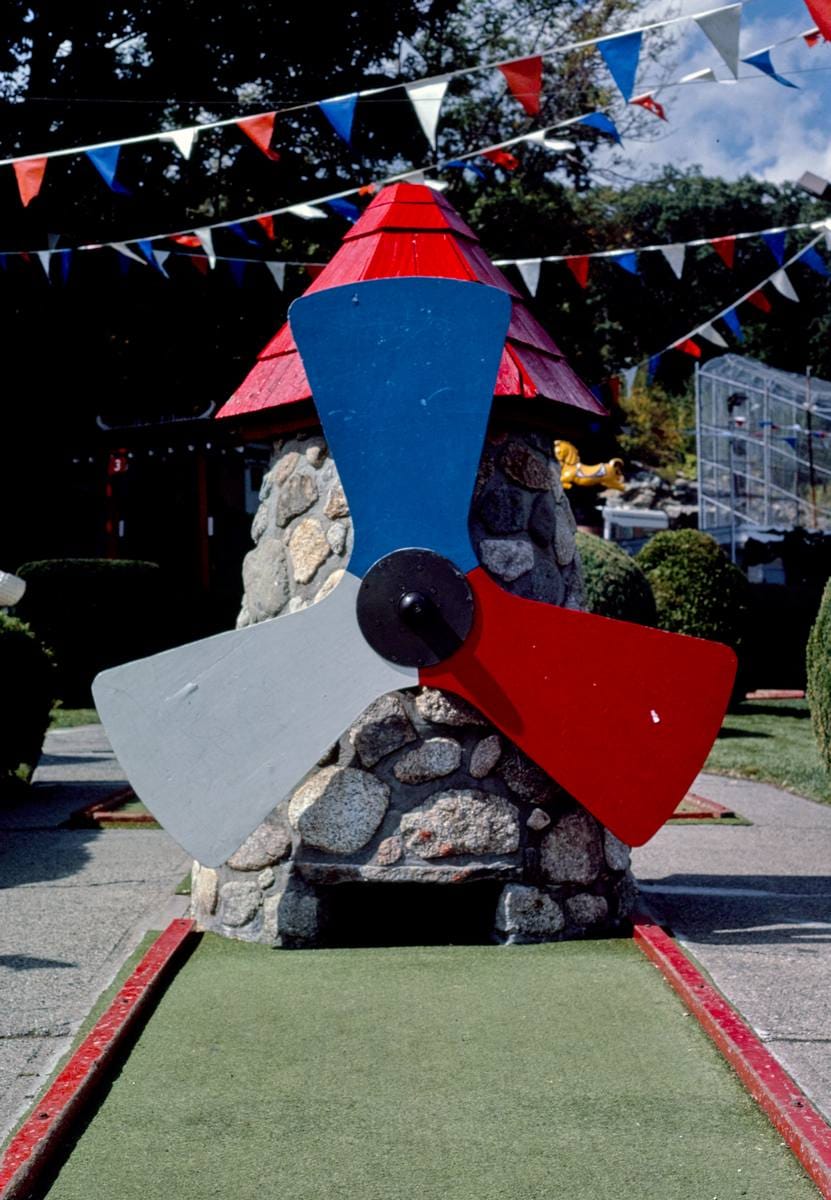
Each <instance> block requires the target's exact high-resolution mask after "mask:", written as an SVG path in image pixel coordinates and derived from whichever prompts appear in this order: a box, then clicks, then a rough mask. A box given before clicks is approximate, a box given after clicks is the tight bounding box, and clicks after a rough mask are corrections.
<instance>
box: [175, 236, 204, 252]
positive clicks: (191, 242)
mask: <svg viewBox="0 0 831 1200" xmlns="http://www.w3.org/2000/svg"><path fill="white" fill-rule="evenodd" d="M171 241H173V242H176V244H177V245H179V246H188V247H189V248H190V249H191V250H195V249H196V248H197V247H198V246H201V245H202V243H201V242H200V240H199V238H198V237H194V235H193V234H192V233H180V234H177V236H176V237H174V238H171Z"/></svg>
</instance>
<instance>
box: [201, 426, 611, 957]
mask: <svg viewBox="0 0 831 1200" xmlns="http://www.w3.org/2000/svg"><path fill="white" fill-rule="evenodd" d="M574 527H575V526H574V518H573V516H572V513H571V509H570V507H569V503H568V500H567V499H566V497H565V495H564V493H563V491H562V489H561V487H560V481H559V465H558V464H557V463H556V461H555V460H554V457H553V447H552V442H551V440H550V439H549V438H547V437H545V436H544V435H542V434H539V433H537V432H534V431H532V430H517V431H514V432H512V433H511V434H510V435H508V434H505V433H495V434H493V435H491V436H490V437H489V438H488V441H487V443H486V446H485V450H484V453H483V456H482V461H481V464H480V468H479V476H478V480H477V485H476V492H475V496H474V502H473V505H472V509H471V519H470V531H471V538H472V541H473V545H474V547H475V549H476V552H477V555H478V557H479V560H480V562H481V563H482V565H483V566H484V567H485V568H486V570H487V571H488V572H489V573H490V574H491V575H492V576H493V577H494V578H495V579H496V580H497V581H498V582H499V583H500V584H501V585H502V586H503V587H505V588H506V589H507V590H508V591H511V592H514V593H515V594H517V595H519V596H525V597H529V598H532V599H536V600H544V601H548V602H549V603H552V604H561V605H565V606H567V607H576V608H579V607H580V606H581V599H582V597H581V577H580V566H579V561H578V559H577V556H576V551H575V544H574ZM252 536H253V539H254V541H255V543H256V545H255V547H254V549H253V550H251V551H250V552H249V554H247V555H246V558H245V562H244V564H243V582H244V587H245V594H244V599H243V604H242V609H241V612H240V615H239V619H238V622H237V623H238V625H239V626H244V625H249V624H253V623H255V622H257V621H262V620H266V619H267V618H269V617H274V616H277V615H278V614H280V613H284V612H296V611H298V610H299V609H301V608H304V607H306V606H307V605H309V604H312V603H314V602H315V601H316V600H319V599H321V598H322V597H323V596H325V595H326V594H327V593H328V592H329V591H330V590H331V589H332V588H333V587H335V586H336V585H337V582H338V580H339V579H340V577H341V575H342V573H343V569H344V567H345V566H346V564H347V562H348V559H349V554H350V552H351V549H352V526H351V522H350V520H349V510H348V507H347V502H346V498H345V496H344V494H343V490H342V488H341V486H340V482H339V479H338V475H337V471H336V468H335V464H334V462H333V461H332V459H331V458H330V457H329V455H328V453H327V448H326V445H325V442H324V441H323V439H322V437H320V436H315V435H310V436H300V435H299V436H297V437H294V438H291V439H289V440H287V441H284V442H282V443H278V444H277V445H276V446H275V457H274V461H273V464H272V466H271V468H270V470H269V472H268V474H267V475H266V477H265V480H264V482H263V487H262V491H261V504H260V508H259V510H258V512H257V514H256V516H255V518H254V522H253V526H252ZM587 719H588V715H587ZM474 880H495V881H499V882H501V883H503V885H504V886H503V887H502V889H501V892H500V893H499V897H498V902H497V904H496V908H495V912H494V914H493V932H494V936H495V938H497V939H498V940H501V941H505V942H527V941H544V940H551V939H557V938H566V937H576V936H581V935H583V934H585V933H586V932H588V931H595V930H599V929H603V928H609V927H613V926H615V925H616V924H618V923H619V922H620V921H621V920H622V919H623V918H624V917H625V916H627V915H628V914H629V912H630V911H631V908H632V905H633V902H634V885H633V882H632V877H631V873H630V871H629V851H628V847H626V846H624V845H623V843H622V842H620V841H618V839H617V838H615V837H614V836H613V835H612V834H611V833H609V831H608V830H605V829H604V828H603V827H602V826H601V825H600V824H599V823H598V822H597V821H596V820H595V819H594V818H593V817H592V816H590V814H589V813H587V812H586V811H585V810H584V809H583V808H581V807H580V806H579V805H578V804H577V803H576V802H575V801H574V800H573V799H572V798H571V797H570V796H568V795H567V794H566V793H565V792H564V791H563V790H562V789H561V788H559V787H558V785H557V784H555V783H554V781H553V780H552V779H551V778H549V777H548V776H547V775H546V774H545V773H544V772H543V771H541V770H540V768H539V767H537V766H536V764H535V763H533V762H532V761H531V760H530V759H529V758H527V756H526V755H524V754H523V753H522V752H521V751H520V750H519V749H518V748H517V747H516V746H514V745H513V743H511V742H510V741H509V740H508V739H507V738H506V737H505V736H504V735H503V734H502V733H500V732H499V731H498V730H497V729H495V728H494V727H493V726H492V725H490V724H489V723H488V722H487V721H486V720H485V719H484V717H482V716H481V714H480V713H479V712H477V711H476V710H475V709H474V708H472V707H471V706H470V705H468V704H466V703H465V702H463V701H461V700H460V699H458V698H457V697H455V696H453V695H451V694H450V693H445V692H440V691H436V690H433V689H430V688H414V689H410V690H407V691H400V692H394V693H391V694H390V695H388V696H384V697H383V698H381V699H380V700H378V701H376V702H375V703H374V704H373V705H371V706H370V708H368V709H367V710H366V711H365V712H364V713H363V714H362V716H361V717H360V718H359V719H358V720H357V721H356V722H355V723H354V724H353V725H352V726H351V727H350V728H349V729H348V730H347V731H346V733H345V734H344V735H343V737H342V738H341V739H340V742H339V743H338V744H337V745H336V746H333V747H332V748H331V750H330V751H329V753H328V754H327V755H326V756H325V757H324V758H323V759H322V760H321V762H320V763H318V765H317V766H316V767H315V768H314V769H313V770H312V771H311V772H310V773H309V775H307V777H306V778H305V780H302V781H299V782H298V787H297V788H296V789H295V791H294V792H293V794H292V795H291V796H286V797H275V809H274V811H273V813H272V814H271V815H270V816H269V818H268V819H267V820H266V821H265V822H264V823H263V825H261V826H260V827H259V829H257V830H256V831H255V832H254V833H253V834H252V835H251V837H250V838H248V840H247V841H246V842H245V844H244V845H243V846H241V847H240V849H239V850H238V851H237V852H236V853H235V854H234V855H232V856H231V858H230V859H229V860H228V862H227V863H226V864H225V865H224V866H222V867H221V868H220V869H219V870H218V871H214V870H212V869H209V868H206V867H200V866H199V864H195V865H194V875H193V896H192V912H193V915H194V916H195V917H196V919H197V921H198V922H199V925H200V927H201V928H204V929H211V930H214V931H216V932H219V933H222V934H225V935H226V936H229V937H236V938H242V939H244V940H248V941H257V942H263V943H265V944H268V945H271V946H283V947H296V946H310V945H319V944H325V942H326V928H327V914H328V913H329V912H330V911H331V906H332V905H336V904H337V888H338V885H340V884H344V883H356V882H365V883H423V884H441V885H445V886H449V885H456V886H463V885H464V884H465V883H466V882H470V881H474ZM354 932H355V941H361V940H362V936H363V931H361V930H359V929H356V930H355V931H354Z"/></svg>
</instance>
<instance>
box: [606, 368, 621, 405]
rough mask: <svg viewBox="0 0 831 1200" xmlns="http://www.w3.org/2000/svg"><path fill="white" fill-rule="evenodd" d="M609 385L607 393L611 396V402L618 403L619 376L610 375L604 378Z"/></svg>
mask: <svg viewBox="0 0 831 1200" xmlns="http://www.w3.org/2000/svg"><path fill="white" fill-rule="evenodd" d="M606 383H607V384H608V387H609V395H610V396H611V397H612V404H620V377H619V376H618V375H612V377H611V378H610V379H607V380H606Z"/></svg>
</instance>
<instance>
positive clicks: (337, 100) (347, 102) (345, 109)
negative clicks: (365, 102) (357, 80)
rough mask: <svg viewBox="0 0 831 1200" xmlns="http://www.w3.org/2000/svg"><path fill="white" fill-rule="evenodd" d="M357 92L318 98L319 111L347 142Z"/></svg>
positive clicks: (350, 131) (350, 133) (356, 100)
mask: <svg viewBox="0 0 831 1200" xmlns="http://www.w3.org/2000/svg"><path fill="white" fill-rule="evenodd" d="M357 102H358V93H357V92H353V93H352V95H351V96H335V97H334V98H333V99H332V100H319V101H318V104H319V106H320V111H321V112H322V113H323V115H324V117H326V119H327V120H328V121H329V124H330V125H331V126H332V128H333V129H334V131H335V133H337V134H339V135H340V136H341V137H342V138H343V140H344V141H345V142H347V143H349V142H351V141H352V121H353V120H354V118H355V105H356V104H357Z"/></svg>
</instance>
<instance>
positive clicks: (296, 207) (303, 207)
mask: <svg viewBox="0 0 831 1200" xmlns="http://www.w3.org/2000/svg"><path fill="white" fill-rule="evenodd" d="M286 211H287V212H290V213H294V215H295V216H296V217H302V218H303V220H304V221H313V220H315V219H316V218H320V217H323V218H324V219H325V218H326V216H327V215H328V214H327V213H325V212H321V210H320V209H319V208H315V206H314V205H313V204H292V206H291V208H289V209H287V210H286Z"/></svg>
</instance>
